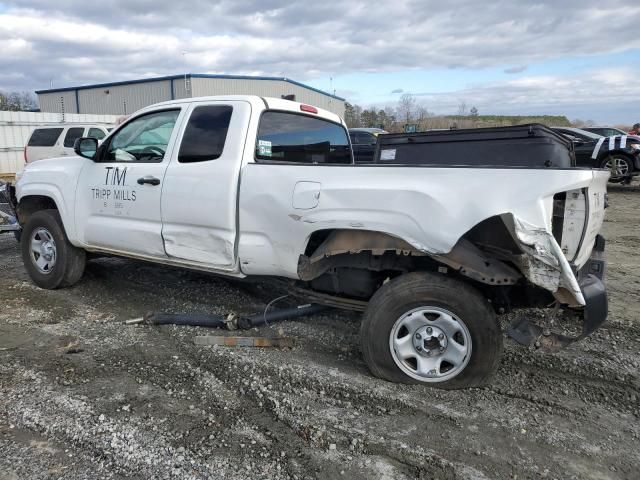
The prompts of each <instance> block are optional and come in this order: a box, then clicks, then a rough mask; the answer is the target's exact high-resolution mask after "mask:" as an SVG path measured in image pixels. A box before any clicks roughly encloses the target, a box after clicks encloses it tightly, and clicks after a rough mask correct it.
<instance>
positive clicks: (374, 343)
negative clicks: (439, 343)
mask: <svg viewBox="0 0 640 480" xmlns="http://www.w3.org/2000/svg"><path fill="white" fill-rule="evenodd" d="M427 306H428V307H433V308H435V309H440V310H444V311H448V312H450V313H452V314H454V315H455V317H456V319H457V320H459V321H461V323H463V324H464V325H465V326H466V332H467V334H468V336H470V340H471V343H470V345H471V355H470V356H469V355H467V356H465V359H466V362H467V363H466V365H464V366H463V363H462V362H461V364H460V366H459V368H461V370H460V371H459V373H457V374H456V375H455V376H453V377H452V378H448V379H446V380H440V381H434V379H431V378H424V377H421V378H420V379H416V378H414V377H412V376H410V375H409V374H407V373H405V371H403V370H402V369H401V368H400V367H399V365H398V364H397V363H396V360H394V355H395V354H392V352H391V350H392V348H391V346H390V345H391V342H392V341H393V340H391V335H392V330H394V325H396V322H400V320H399V319H400V318H401V317H403V318H408V316H407V312H411V311H413V309H417V308H422V307H427ZM456 335H457V334H456ZM360 337H361V343H362V353H363V356H364V360H365V362H366V363H367V366H368V367H369V369H370V370H371V373H373V374H374V375H375V376H376V377H379V378H382V379H385V380H389V381H391V382H398V383H409V384H426V385H429V386H432V387H436V388H444V389H457V388H468V387H478V386H482V385H485V384H486V383H488V382H489V381H490V380H491V379H492V377H493V375H494V374H495V371H496V370H497V368H498V365H499V363H500V357H501V355H502V340H503V338H502V331H501V329H500V324H499V322H498V319H497V317H496V314H495V313H494V311H493V310H492V308H491V306H490V304H489V302H488V301H487V300H486V299H485V298H484V297H483V296H482V295H481V294H480V293H479V292H478V291H477V290H476V289H475V288H473V287H472V286H471V285H469V284H468V283H465V282H462V281H459V280H455V279H452V278H449V277H446V276H444V275H441V274H435V273H427V272H414V273H409V274H406V275H402V276H400V277H397V278H395V279H393V280H391V281H389V282H387V283H386V284H384V285H383V286H382V287H381V288H380V289H379V290H378V291H377V292H376V293H375V294H374V295H373V297H372V298H371V300H370V301H369V305H368V306H367V310H366V311H365V314H364V318H363V321H362V326H361V328H360ZM412 338H413V337H412ZM425 345H426V344H425ZM425 348H426V347H425ZM443 348H445V347H443ZM446 348H448V347H446ZM440 350H441V351H442V349H440ZM434 351H436V350H434ZM437 355H438V353H436V356H437ZM442 355H443V356H444V355H446V353H444V354H442ZM452 373H453V371H452ZM444 375H446V374H444Z"/></svg>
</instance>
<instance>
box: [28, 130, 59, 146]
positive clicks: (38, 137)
mask: <svg viewBox="0 0 640 480" xmlns="http://www.w3.org/2000/svg"><path fill="white" fill-rule="evenodd" d="M62 130H63V129H62V128H36V129H35V130H34V131H33V133H32V134H31V138H30V139H29V145H28V146H29V147H53V146H54V145H55V144H56V142H57V141H58V137H60V134H61V133H62Z"/></svg>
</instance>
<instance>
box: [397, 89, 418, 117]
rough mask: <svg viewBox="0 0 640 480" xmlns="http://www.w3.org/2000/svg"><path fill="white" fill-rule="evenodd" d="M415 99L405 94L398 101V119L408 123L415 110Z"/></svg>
mask: <svg viewBox="0 0 640 480" xmlns="http://www.w3.org/2000/svg"><path fill="white" fill-rule="evenodd" d="M416 103H417V102H416V99H415V97H414V96H413V95H411V94H410V93H405V94H404V95H402V96H401V97H400V100H398V117H400V118H401V119H402V120H404V121H405V122H406V123H409V122H410V121H411V119H412V118H413V113H414V111H415V109H416Z"/></svg>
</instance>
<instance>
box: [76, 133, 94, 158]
mask: <svg viewBox="0 0 640 480" xmlns="http://www.w3.org/2000/svg"><path fill="white" fill-rule="evenodd" d="M73 151H74V152H76V155H80V156H81V157H84V158H88V159H89V160H95V157H96V152H97V151H98V140H96V139H95V138H89V137H82V138H78V139H77V140H76V141H75V143H74V144H73Z"/></svg>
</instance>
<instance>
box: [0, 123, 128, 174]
mask: <svg viewBox="0 0 640 480" xmlns="http://www.w3.org/2000/svg"><path fill="white" fill-rule="evenodd" d="M116 118H117V117H116V116H113V115H77V114H65V115H64V122H63V121H62V120H63V118H62V114H60V113H41V112H4V111H0V177H2V178H5V177H12V176H13V175H15V173H16V172H18V171H19V170H21V169H22V167H23V165H24V156H23V150H24V146H25V145H26V144H27V141H28V140H29V136H30V135H31V132H32V131H33V129H34V128H36V127H40V126H47V125H61V124H65V125H66V124H73V123H82V124H87V123H96V124H105V125H113V124H114V123H115V121H116Z"/></svg>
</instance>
